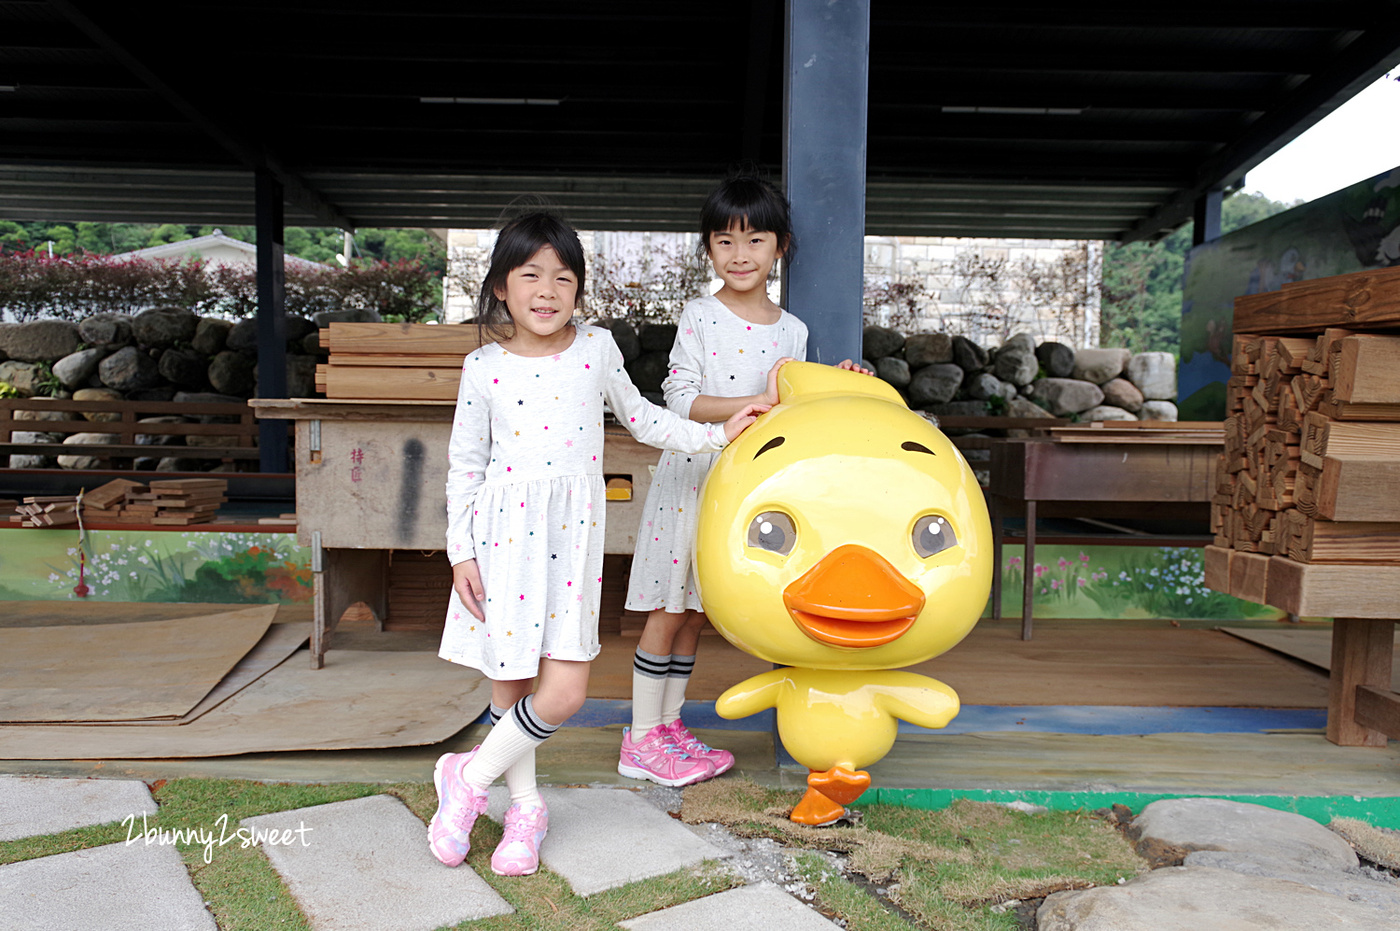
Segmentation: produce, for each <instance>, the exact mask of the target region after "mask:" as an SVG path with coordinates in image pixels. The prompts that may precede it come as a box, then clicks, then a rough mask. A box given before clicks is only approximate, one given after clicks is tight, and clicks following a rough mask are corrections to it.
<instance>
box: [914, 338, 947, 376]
mask: <svg viewBox="0 0 1400 931" xmlns="http://www.w3.org/2000/svg"><path fill="white" fill-rule="evenodd" d="M904 361H906V362H908V363H909V369H910V370H911V371H913V370H916V369H921V368H923V367H924V366H926V365H941V364H943V363H944V362H952V361H953V341H952V340H951V339H949V338H948V335H947V334H946V333H915V334H914V335H913V336H911V337H909V338H908V339H906V340H905V341H904Z"/></svg>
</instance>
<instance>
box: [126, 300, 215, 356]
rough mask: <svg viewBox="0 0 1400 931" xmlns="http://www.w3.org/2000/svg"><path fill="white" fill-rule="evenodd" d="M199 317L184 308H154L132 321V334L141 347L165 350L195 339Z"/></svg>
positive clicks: (142, 312) (138, 315) (141, 313)
mask: <svg viewBox="0 0 1400 931" xmlns="http://www.w3.org/2000/svg"><path fill="white" fill-rule="evenodd" d="M198 327H199V317H198V315H196V314H194V313H191V312H190V311H188V310H185V309H184V308H183V307H152V308H151V309H149V310H143V311H141V312H140V313H139V314H137V315H136V316H135V317H133V318H132V319H131V332H132V335H133V336H135V337H136V342H137V343H138V344H139V345H141V346H146V347H153V348H156V349H165V348H166V347H167V346H173V345H175V344H176V343H188V342H189V341H190V340H192V339H194V331H195V330H196V329H198Z"/></svg>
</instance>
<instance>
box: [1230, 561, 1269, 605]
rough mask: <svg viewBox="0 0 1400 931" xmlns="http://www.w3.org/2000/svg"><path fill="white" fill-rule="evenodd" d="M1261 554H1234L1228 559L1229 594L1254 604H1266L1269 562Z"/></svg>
mask: <svg viewBox="0 0 1400 931" xmlns="http://www.w3.org/2000/svg"><path fill="white" fill-rule="evenodd" d="M1272 558H1273V557H1270V556H1265V555H1263V554H1262V553H1241V552H1236V553H1235V554H1234V555H1233V556H1232V557H1231V559H1230V594H1231V595H1234V596H1235V597H1236V598H1243V599H1244V600H1245V601H1252V602H1254V603H1255V604H1268V602H1267V601H1265V596H1266V595H1267V594H1268V580H1269V568H1270V567H1269V562H1270V560H1271V559H1272Z"/></svg>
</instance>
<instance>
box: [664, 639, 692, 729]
mask: <svg viewBox="0 0 1400 931" xmlns="http://www.w3.org/2000/svg"><path fill="white" fill-rule="evenodd" d="M694 668H695V657H694V656H681V655H680V654H679V653H672V654H671V669H670V673H669V674H668V675H667V676H666V680H665V689H664V690H663V692H662V696H661V723H662V724H670V723H671V722H672V721H674V720H676V719H677V718H679V717H680V716H681V707H682V706H683V705H685V688H686V686H688V685H690V673H691V671H692V670H693V669H694Z"/></svg>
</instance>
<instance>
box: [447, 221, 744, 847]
mask: <svg viewBox="0 0 1400 931" xmlns="http://www.w3.org/2000/svg"><path fill="white" fill-rule="evenodd" d="M583 284H584V260H583V249H582V247H581V246H580V244H579V240H578V236H577V234H576V233H575V232H574V231H573V230H572V229H570V228H569V227H568V226H567V225H566V224H565V223H564V222H563V221H561V220H560V219H558V218H557V217H555V216H553V215H551V214H549V213H543V212H537V213H529V214H526V215H524V216H521V217H519V218H517V219H516V220H514V221H512V222H511V223H509V224H507V225H506V227H505V228H504V229H502V230H501V232H500V235H499V237H498V238H497V240H496V245H495V248H494V249H493V250H492V254H491V265H490V269H489V270H488V272H487V274H486V279H485V281H484V282H483V284H482V292H481V296H480V299H479V301H478V317H477V320H478V322H479V325H481V326H482V327H483V330H484V338H489V339H494V340H495V342H491V343H489V344H486V345H483V346H482V347H481V348H480V349H478V350H477V351H476V352H473V353H472V354H471V355H469V356H467V358H466V360H465V361H464V362H463V365H462V381H461V388H460V390H459V392H458V396H457V408H456V413H455V415H454V421H453V427H452V437H451V440H450V442H449V446H448V456H449V466H448V478H447V513H448V529H447V553H448V557H449V558H450V560H451V562H452V577H453V591H452V596H451V600H450V604H449V608H448V617H447V624H446V628H445V629H444V631H443V637H442V647H441V650H440V652H439V655H440V656H442V657H443V658H444V659H447V660H450V661H452V662H455V663H461V664H463V665H466V666H471V667H473V668H475V669H479V670H481V671H482V672H483V673H485V674H486V675H487V676H488V677H489V678H490V679H491V680H492V683H491V705H492V712H491V713H492V718H493V720H494V721H495V726H494V727H493V728H492V729H491V732H490V734H489V735H488V736H487V738H486V739H485V740H484V741H483V742H482V743H481V745H480V746H479V747H477V748H475V749H473V750H472V751H471V752H470V753H446V754H443V756H442V757H441V758H440V759H439V760H438V761H437V766H436V768H435V770H434V773H433V781H434V783H435V785H436V787H437V792H438V809H437V813H436V814H435V815H434V816H433V818H432V822H431V824H430V825H429V828H428V838H429V845H430V847H431V848H432V851H433V854H434V856H436V857H437V858H438V859H439V860H440V861H442V862H443V863H445V864H447V865H448V866H457V865H458V864H460V863H461V862H462V861H463V860H464V859H465V858H466V855H467V853H468V851H469V850H470V834H471V829H472V825H473V824H474V823H475V821H476V816H477V815H479V814H480V813H481V812H483V811H485V810H486V798H487V793H486V790H487V788H488V787H489V786H490V785H491V783H492V782H494V781H495V780H496V779H497V778H499V777H500V776H502V775H505V777H506V785H507V787H508V789H509V790H510V795H511V805H510V807H509V809H508V810H507V811H506V815H505V837H504V839H502V841H501V843H500V846H498V847H497V848H496V851H495V854H494V855H493V856H492V858H491V868H492V870H493V871H495V872H496V873H499V874H501V875H526V874H529V873H533V872H534V871H535V870H536V869H537V868H538V865H539V845H540V842H541V841H542V840H543V839H544V836H545V832H546V830H547V827H548V813H547V812H546V810H545V806H544V802H543V800H542V799H541V798H540V794H539V791H538V789H537V788H536V786H535V767H534V753H535V748H536V747H537V746H538V745H539V744H540V743H541V742H542V741H543V740H544V739H546V738H547V737H549V736H550V735H551V734H553V733H554V731H555V730H556V729H558V727H559V726H560V725H561V724H563V723H564V722H565V721H566V720H568V718H569V716H570V715H572V714H573V713H574V712H575V711H577V710H578V709H579V707H580V706H581V705H582V704H583V701H584V698H585V696H586V693H587V687H588V669H589V662H590V661H591V660H592V659H593V658H594V657H595V656H597V654H598V604H599V596H600V591H601V583H602V574H603V573H602V566H603V530H604V509H605V503H606V500H607V499H606V494H605V489H604V483H603V468H602V466H603V463H602V458H603V404H604V402H605V401H606V402H607V404H608V405H609V408H610V409H611V410H612V412H613V414H614V415H615V416H616V417H617V419H618V421H619V422H620V423H622V424H623V425H624V426H626V427H627V429H628V430H629V431H630V432H631V433H632V435H633V436H635V437H636V438H637V439H639V440H641V441H642V442H644V443H649V444H651V445H653V446H659V447H664V448H673V449H682V450H686V451H688V452H690V453H699V452H709V451H715V450H718V449H721V448H723V447H724V446H725V444H726V443H728V442H729V441H730V440H732V439H733V438H734V437H736V436H738V434H739V433H740V432H742V431H743V429H744V428H745V427H747V426H748V425H749V424H750V423H752V422H753V421H754V419H755V418H756V416H757V414H759V413H761V412H763V411H765V410H767V407H766V406H763V405H757V404H748V405H744V406H742V407H741V408H736V409H735V410H734V412H733V413H732V416H728V417H727V419H726V420H725V422H724V423H723V424H722V425H707V424H700V423H694V422H691V421H687V420H685V419H683V418H681V417H678V416H676V415H675V414H672V413H671V412H670V411H668V410H666V409H665V408H661V407H656V406H655V405H652V404H650V403H648V402H647V401H645V400H644V399H643V398H642V397H641V395H640V394H639V393H638V392H637V389H636V388H635V387H633V385H632V382H631V381H630V380H629V378H628V376H627V373H626V372H625V371H624V370H623V367H622V354H621V352H619V351H618V348H617V345H616V344H615V343H614V342H613V339H612V335H611V334H610V333H609V332H608V331H607V330H605V329H600V328H597V327H590V326H580V325H576V324H574V323H573V322H572V317H573V314H574V312H575V311H576V310H577V308H578V306H579V296H580V295H581V294H582V292H583ZM536 677H538V684H537V687H536V681H535V680H536Z"/></svg>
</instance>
